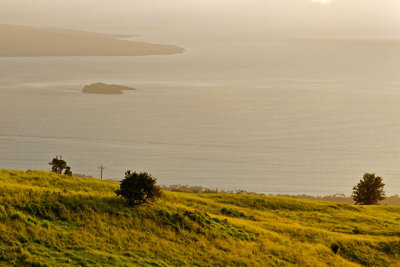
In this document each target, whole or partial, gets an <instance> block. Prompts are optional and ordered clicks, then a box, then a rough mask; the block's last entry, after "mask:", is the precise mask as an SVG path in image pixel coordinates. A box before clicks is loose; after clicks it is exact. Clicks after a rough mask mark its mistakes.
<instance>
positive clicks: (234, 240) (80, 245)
mask: <svg viewBox="0 0 400 267" xmlns="http://www.w3.org/2000/svg"><path fill="white" fill-rule="evenodd" d="M118 186H119V184H118V183H115V182H111V181H101V180H96V179H90V178H76V177H66V176H63V175H56V174H53V173H50V172H44V171H27V172H22V171H8V170H0V265H1V266H4V265H5V266H7V265H11V266H13V265H19V266H21V265H25V266H29V265H32V266H67V265H72V266H79V265H80V266H129V265H130V266H132V265H139V266H140V265H153V266H181V265H195V266H206V265H219V266H234V265H241V266H245V265H250V266H268V265H276V266H286V265H299V266H359V265H370V266H388V265H393V266H394V265H396V263H397V262H400V237H399V236H400V207H392V206H371V207H360V206H352V205H348V204H339V203H337V204H336V203H329V202H319V201H311V200H300V199H291V198H283V197H269V196H261V195H244V194H190V193H177V192H163V193H164V195H163V197H162V199H161V200H159V201H158V202H157V203H155V204H153V205H142V206H140V207H137V208H133V209H130V208H128V207H126V206H125V205H124V202H123V200H122V199H120V198H117V197H116V196H115V194H114V190H115V189H117V188H118ZM335 252H336V253H335ZM399 266H400V265H399Z"/></svg>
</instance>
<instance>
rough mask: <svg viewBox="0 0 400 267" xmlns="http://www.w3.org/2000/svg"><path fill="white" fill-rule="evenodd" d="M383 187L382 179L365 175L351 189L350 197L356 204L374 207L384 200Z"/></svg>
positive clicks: (372, 174) (369, 174)
mask: <svg viewBox="0 0 400 267" xmlns="http://www.w3.org/2000/svg"><path fill="white" fill-rule="evenodd" d="M384 186H385V184H384V183H383V181H382V177H380V176H375V173H366V174H364V176H363V179H362V180H360V182H359V183H358V184H357V185H356V186H354V187H353V194H352V195H351V196H352V198H353V200H354V201H355V202H356V204H360V205H376V204H378V202H379V201H380V200H384V199H385V191H384V190H383V187H384Z"/></svg>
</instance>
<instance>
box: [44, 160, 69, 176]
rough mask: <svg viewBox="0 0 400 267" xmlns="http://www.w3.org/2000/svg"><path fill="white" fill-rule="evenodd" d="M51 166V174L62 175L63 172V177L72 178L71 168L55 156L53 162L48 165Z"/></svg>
mask: <svg viewBox="0 0 400 267" xmlns="http://www.w3.org/2000/svg"><path fill="white" fill-rule="evenodd" d="M49 164H50V165H51V170H52V171H53V172H56V173H59V174H62V173H63V171H64V170H65V171H64V174H65V175H68V176H72V172H71V167H70V166H68V165H67V162H66V161H65V160H63V159H62V158H61V156H60V158H58V156H56V157H55V158H53V160H52V161H51V162H50V163H49Z"/></svg>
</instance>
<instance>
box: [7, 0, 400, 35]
mask: <svg viewBox="0 0 400 267" xmlns="http://www.w3.org/2000/svg"><path fill="white" fill-rule="evenodd" d="M0 23H7V24H22V25H32V26H46V27H60V28H71V29H81V30H92V31H93V30H94V31H104V32H121V33H123V32H130V31H132V29H134V28H146V27H147V28H158V29H161V28H163V29H169V30H179V29H181V30H186V31H187V30H189V29H193V30H199V31H200V32H201V31H206V32H212V31H215V32H231V33H234V34H242V33H253V34H255V35H256V34H263V35H269V36H271V37H331V38H342V37H343V38H351V37H354V38H400V0H113V1H111V0H0Z"/></svg>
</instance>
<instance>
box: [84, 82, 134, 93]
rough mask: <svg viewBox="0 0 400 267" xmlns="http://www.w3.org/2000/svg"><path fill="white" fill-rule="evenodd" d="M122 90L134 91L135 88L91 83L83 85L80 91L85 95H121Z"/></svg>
mask: <svg viewBox="0 0 400 267" xmlns="http://www.w3.org/2000/svg"><path fill="white" fill-rule="evenodd" d="M123 90H136V89H135V88H132V87H128V86H123V85H118V84H106V83H92V84H90V85H85V87H83V89H82V93H86V94H122V91H123Z"/></svg>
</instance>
